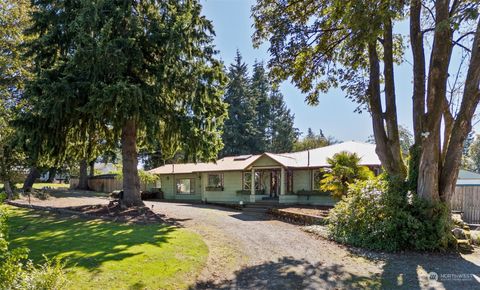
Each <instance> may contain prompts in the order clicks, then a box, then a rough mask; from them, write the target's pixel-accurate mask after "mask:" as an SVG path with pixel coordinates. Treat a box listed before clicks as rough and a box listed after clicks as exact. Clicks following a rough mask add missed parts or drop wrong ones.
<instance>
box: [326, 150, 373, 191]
mask: <svg viewBox="0 0 480 290" xmlns="http://www.w3.org/2000/svg"><path fill="white" fill-rule="evenodd" d="M360 160H361V158H360V157H358V155H357V154H355V153H349V152H340V153H337V154H335V155H333V157H332V158H328V159H327V162H328V164H330V168H328V169H324V171H325V174H324V175H323V178H322V180H321V181H320V189H321V190H322V191H325V192H331V193H332V195H333V196H334V197H336V198H341V197H342V196H344V195H346V194H347V191H348V186H349V184H352V183H354V182H356V181H358V180H368V179H370V178H373V172H372V171H371V170H370V169H369V168H368V167H366V166H361V165H359V163H360Z"/></svg>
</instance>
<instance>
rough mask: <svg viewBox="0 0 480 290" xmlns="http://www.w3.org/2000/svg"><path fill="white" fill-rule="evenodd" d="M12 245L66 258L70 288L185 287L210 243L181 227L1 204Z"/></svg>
mask: <svg viewBox="0 0 480 290" xmlns="http://www.w3.org/2000/svg"><path fill="white" fill-rule="evenodd" d="M5 207H6V208H7V212H8V213H9V220H8V224H9V227H10V228H9V230H10V240H11V242H12V247H17V246H27V247H28V248H30V255H29V256H30V258H31V259H33V260H34V261H35V262H42V260H43V257H42V254H45V255H46V256H47V257H48V258H53V257H55V256H57V257H61V258H63V259H65V260H66V261H67V269H66V270H67V277H68V278H69V282H70V283H69V285H68V286H69V288H70V289H183V288H188V287H189V285H191V284H192V283H194V282H195V279H196V277H197V275H198V274H199V272H200V270H201V269H202V268H203V266H204V265H205V263H206V260H207V256H208V248H207V246H206V245H205V243H204V242H203V241H202V239H201V237H200V236H199V235H197V234H195V233H192V232H190V231H187V230H185V229H181V228H177V227H172V226H165V225H159V224H150V225H127V224H120V223H114V222H108V221H102V220H86V219H80V218H69V217H63V216H59V215H54V214H50V213H46V212H41V211H34V210H27V209H19V208H14V207H10V206H5Z"/></svg>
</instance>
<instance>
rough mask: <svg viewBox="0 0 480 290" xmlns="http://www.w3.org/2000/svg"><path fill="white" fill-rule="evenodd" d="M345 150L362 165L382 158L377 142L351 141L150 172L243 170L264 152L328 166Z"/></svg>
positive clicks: (294, 164)
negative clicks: (290, 151)
mask: <svg viewBox="0 0 480 290" xmlns="http://www.w3.org/2000/svg"><path fill="white" fill-rule="evenodd" d="M343 151H347V152H351V153H356V154H357V155H358V156H359V157H360V158H361V160H360V164H361V165H380V160H379V158H378V156H377V154H376V153H375V145H373V144H367V143H361V142H354V141H349V142H343V143H339V144H333V145H330V146H326V147H321V148H316V149H311V150H306V151H300V152H294V153H281V154H274V153H268V152H267V153H264V154H261V155H241V156H231V157H224V158H222V159H219V160H217V162H215V163H214V162H210V163H185V164H174V165H173V164H167V165H164V166H161V167H158V168H155V169H152V170H150V171H149V172H150V173H155V174H172V173H175V174H180V173H193V172H214V171H242V170H245V169H246V168H247V167H250V166H251V165H254V163H255V161H256V160H257V159H259V158H260V157H262V156H267V157H269V158H271V159H273V160H274V161H275V162H278V163H279V164H280V165H282V166H284V167H290V168H318V167H327V166H329V164H328V162H327V159H328V158H330V157H332V156H333V155H335V154H337V153H340V152H343Z"/></svg>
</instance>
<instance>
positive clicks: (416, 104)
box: [253, 0, 480, 202]
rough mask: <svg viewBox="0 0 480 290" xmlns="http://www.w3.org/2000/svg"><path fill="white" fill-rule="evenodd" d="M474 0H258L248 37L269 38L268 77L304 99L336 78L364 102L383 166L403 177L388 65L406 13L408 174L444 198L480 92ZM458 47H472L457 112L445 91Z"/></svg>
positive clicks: (427, 193)
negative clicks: (410, 62) (409, 60)
mask: <svg viewBox="0 0 480 290" xmlns="http://www.w3.org/2000/svg"><path fill="white" fill-rule="evenodd" d="M478 5H479V2H478V1H456V0H452V1H448V0H442V1H421V0H412V1H410V2H405V1H385V0H378V1H361V0H351V1H350V0H349V1H336V0H329V1H317V0H308V1H280V2H279V1H274V0H258V1H257V4H256V5H255V6H254V7H253V17H254V21H255V28H256V32H255V34H254V41H255V43H256V44H257V45H259V44H260V43H262V42H263V41H269V43H270V48H269V52H270V54H271V59H270V61H269V66H270V68H271V72H272V75H273V77H275V78H276V79H277V80H279V81H281V80H286V79H287V78H291V81H292V82H293V83H294V84H295V85H296V86H297V87H298V88H299V89H300V90H301V91H302V92H304V93H306V94H307V100H308V101H309V102H310V103H311V104H316V103H318V96H319V95H320V93H322V92H327V91H328V90H329V89H330V88H332V87H337V86H340V87H341V88H342V89H343V90H344V92H345V93H346V94H347V97H349V98H351V99H353V100H355V101H356V102H358V104H360V105H362V106H365V107H366V109H367V110H368V112H369V113H370V115H371V118H372V125H373V131H374V137H375V144H376V152H377V154H378V156H379V158H380V160H381V162H382V165H383V167H384V169H385V170H386V171H387V172H388V173H389V175H390V176H394V177H396V178H397V179H399V180H404V179H405V178H406V168H405V165H404V161H403V158H402V154H401V147H400V136H399V126H398V120H397V119H398V117H397V105H396V102H397V98H396V95H397V94H396V91H395V73H394V64H395V63H399V62H401V61H402V54H403V48H404V42H403V41H402V36H401V35H396V34H395V33H394V26H395V25H396V24H397V23H398V22H399V21H401V20H403V19H405V18H406V17H408V19H409V22H410V44H411V45H410V47H411V49H412V55H413V92H412V96H413V106H412V113H413V128H414V139H415V145H414V151H415V154H413V155H412V157H413V158H411V159H410V160H411V164H410V167H411V170H410V172H411V173H412V175H410V176H409V179H410V182H411V183H412V184H415V189H416V192H417V194H418V195H419V196H420V197H422V198H424V199H426V200H430V201H442V202H446V201H448V200H449V199H450V196H451V195H452V193H453V190H454V187H455V182H456V179H457V174H458V168H459V165H460V160H461V156H462V147H463V142H464V140H465V138H466V137H467V135H468V133H469V131H470V130H471V121H472V118H473V114H474V112H475V110H476V108H477V105H478V102H479V100H480V92H479V79H480V45H479V43H480V29H479V25H478ZM407 12H408V13H407ZM427 42H431V44H432V47H431V49H429V48H428V47H427V45H426V43H427ZM455 49H465V50H468V51H469V52H470V57H469V60H468V61H467V63H468V65H467V67H468V69H467V73H466V75H465V80H464V86H463V90H462V91H463V92H462V97H461V102H460V104H459V109H458V114H457V115H456V116H455V115H453V114H452V111H451V108H450V106H449V104H448V100H447V97H446V94H447V82H448V78H449V67H450V63H451V56H452V52H453V51H454V50H455ZM427 52H429V53H430V56H429V57H428V58H427V57H425V54H426V53H427ZM427 60H429V62H427ZM381 80H382V81H381ZM402 94H404V92H403V93H402ZM442 122H443V123H444V124H445V126H443V128H444V132H442V133H441V128H442ZM442 135H443V140H444V142H443V145H440V144H441V143H442V142H441V140H442Z"/></svg>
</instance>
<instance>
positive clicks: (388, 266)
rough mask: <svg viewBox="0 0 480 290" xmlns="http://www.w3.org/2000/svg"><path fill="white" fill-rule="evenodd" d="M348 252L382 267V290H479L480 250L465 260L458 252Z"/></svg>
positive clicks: (465, 257)
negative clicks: (432, 274)
mask: <svg viewBox="0 0 480 290" xmlns="http://www.w3.org/2000/svg"><path fill="white" fill-rule="evenodd" d="M347 249H348V250H349V251H350V252H351V253H352V254H353V255H355V256H362V257H364V258H366V259H367V260H370V261H373V262H376V263H381V264H383V267H382V274H381V289H409V290H416V289H439V288H441V289H443V288H445V289H455V290H456V289H480V280H478V277H480V253H478V249H477V252H476V253H475V252H474V253H472V254H469V255H465V256H462V255H461V254H460V253H455V252H449V253H440V252H425V253H420V252H412V251H405V252H401V253H379V252H374V251H368V250H362V249H358V248H353V247H347ZM470 255H472V256H470ZM467 258H468V259H467ZM469 259H471V260H475V262H472V261H469ZM432 272H433V273H436V274H437V277H438V278H437V279H436V280H435V275H434V276H432V278H433V279H432V278H431V277H430V273H432ZM473 275H475V276H477V278H475V277H474V276H473Z"/></svg>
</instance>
